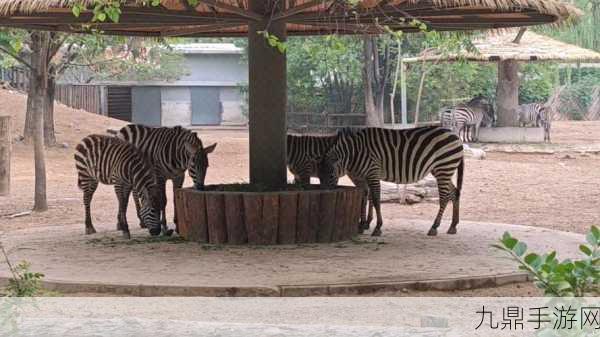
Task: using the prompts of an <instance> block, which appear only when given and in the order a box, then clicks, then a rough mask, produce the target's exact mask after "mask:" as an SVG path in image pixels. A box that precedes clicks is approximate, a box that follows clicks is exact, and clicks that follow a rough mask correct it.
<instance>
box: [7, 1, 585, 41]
mask: <svg viewBox="0 0 600 337" xmlns="http://www.w3.org/2000/svg"><path fill="white" fill-rule="evenodd" d="M82 2H84V3H87V4H90V5H91V4H93V3H94V0H0V26H12V27H20V28H26V29H44V30H56V31H71V32H78V31H81V30H82V24H88V23H90V20H91V14H90V13H89V12H84V13H83V14H82V15H81V16H80V17H79V18H76V17H74V16H73V15H72V13H71V7H72V6H73V4H75V3H82ZM146 2H150V1H146ZM248 2H249V0H199V5H198V6H197V7H195V8H192V7H190V6H189V5H187V1H186V0H162V1H161V6H160V7H152V8H150V7H145V6H143V5H141V1H140V0H128V1H126V5H125V6H124V7H123V15H122V17H121V20H120V22H119V23H117V24H115V23H95V24H93V25H92V26H95V27H96V28H97V29H100V30H103V31H104V32H106V33H109V34H125V35H147V36H243V35H245V34H247V31H248V26H247V25H248V23H249V22H252V21H260V20H263V19H264V18H265V16H267V17H271V20H285V21H286V22H287V28H288V33H289V34H290V35H315V34H331V33H340V34H353V33H365V32H367V33H380V32H383V31H384V28H383V27H382V26H388V27H389V28H391V29H394V30H403V31H409V32H410V31H417V30H418V29H417V28H415V27H414V26H412V25H410V24H409V23H408V22H407V20H411V19H413V18H416V19H419V20H421V21H422V22H424V23H426V24H427V25H428V27H429V28H431V29H435V30H440V31H442V30H446V31H448V30H476V29H490V28H492V29H494V28H508V27H517V26H528V25H537V24H546V23H557V22H564V21H568V20H570V19H573V18H575V17H577V16H578V15H579V14H580V12H579V10H577V9H576V8H575V7H573V6H571V5H568V4H565V3H562V2H560V1H559V0H362V1H361V2H360V4H359V5H358V6H357V7H351V6H350V5H348V1H346V0H279V1H274V0H265V3H266V4H270V3H277V4H280V5H281V4H283V6H284V7H283V8H279V9H277V10H275V11H271V10H269V5H266V6H265V7H266V10H265V11H264V12H263V13H259V12H257V11H252V10H250V9H249V4H248ZM261 5H262V4H261ZM259 7H260V6H259ZM265 12H266V13H268V14H265ZM271 13H275V14H273V15H271Z"/></svg>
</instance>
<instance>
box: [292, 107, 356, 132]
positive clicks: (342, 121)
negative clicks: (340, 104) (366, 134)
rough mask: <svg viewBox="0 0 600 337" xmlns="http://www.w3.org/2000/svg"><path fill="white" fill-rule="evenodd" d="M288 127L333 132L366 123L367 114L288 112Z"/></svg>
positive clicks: (308, 130) (301, 130)
mask: <svg viewBox="0 0 600 337" xmlns="http://www.w3.org/2000/svg"><path fill="white" fill-rule="evenodd" d="M287 120H288V127H289V128H290V129H292V130H294V131H296V132H301V133H307V132H331V131H335V130H337V129H340V128H344V127H361V126H365V125H366V120H367V116H366V115H365V114H362V113H322V114H319V113H308V112H290V113H288V114H287Z"/></svg>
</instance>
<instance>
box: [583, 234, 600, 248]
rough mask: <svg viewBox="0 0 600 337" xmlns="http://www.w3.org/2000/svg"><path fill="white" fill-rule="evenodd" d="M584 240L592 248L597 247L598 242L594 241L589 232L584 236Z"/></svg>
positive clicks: (592, 235)
mask: <svg viewBox="0 0 600 337" xmlns="http://www.w3.org/2000/svg"><path fill="white" fill-rule="evenodd" d="M585 239H586V241H587V242H588V243H589V244H590V245H592V247H596V246H598V240H596V237H595V236H594V234H592V233H591V232H590V233H588V234H587V235H586V236H585Z"/></svg>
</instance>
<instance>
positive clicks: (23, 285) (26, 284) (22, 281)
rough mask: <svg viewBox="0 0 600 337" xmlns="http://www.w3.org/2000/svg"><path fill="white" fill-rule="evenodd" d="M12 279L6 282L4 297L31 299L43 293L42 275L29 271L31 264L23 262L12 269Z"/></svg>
mask: <svg viewBox="0 0 600 337" xmlns="http://www.w3.org/2000/svg"><path fill="white" fill-rule="evenodd" d="M9 267H10V268H11V272H12V274H13V277H12V278H10V279H9V280H8V286H7V287H6V295H7V296H14V297H31V296H35V295H39V294H40V293H41V292H42V291H43V287H42V279H43V278H44V274H42V273H34V272H31V271H30V267H31V264H29V262H26V261H23V262H21V263H19V264H18V265H17V266H16V267H12V266H10V265H9Z"/></svg>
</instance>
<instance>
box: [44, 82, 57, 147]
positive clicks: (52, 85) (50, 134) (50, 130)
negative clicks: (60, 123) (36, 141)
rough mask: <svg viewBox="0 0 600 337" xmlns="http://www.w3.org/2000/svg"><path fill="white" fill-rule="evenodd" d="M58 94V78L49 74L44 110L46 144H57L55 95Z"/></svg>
mask: <svg viewBox="0 0 600 337" xmlns="http://www.w3.org/2000/svg"><path fill="white" fill-rule="evenodd" d="M55 94H56V79H55V78H54V76H48V86H47V89H46V97H45V98H46V102H45V103H46V106H45V110H44V144H46V146H54V145H56V135H55V133H54V96H55Z"/></svg>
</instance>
